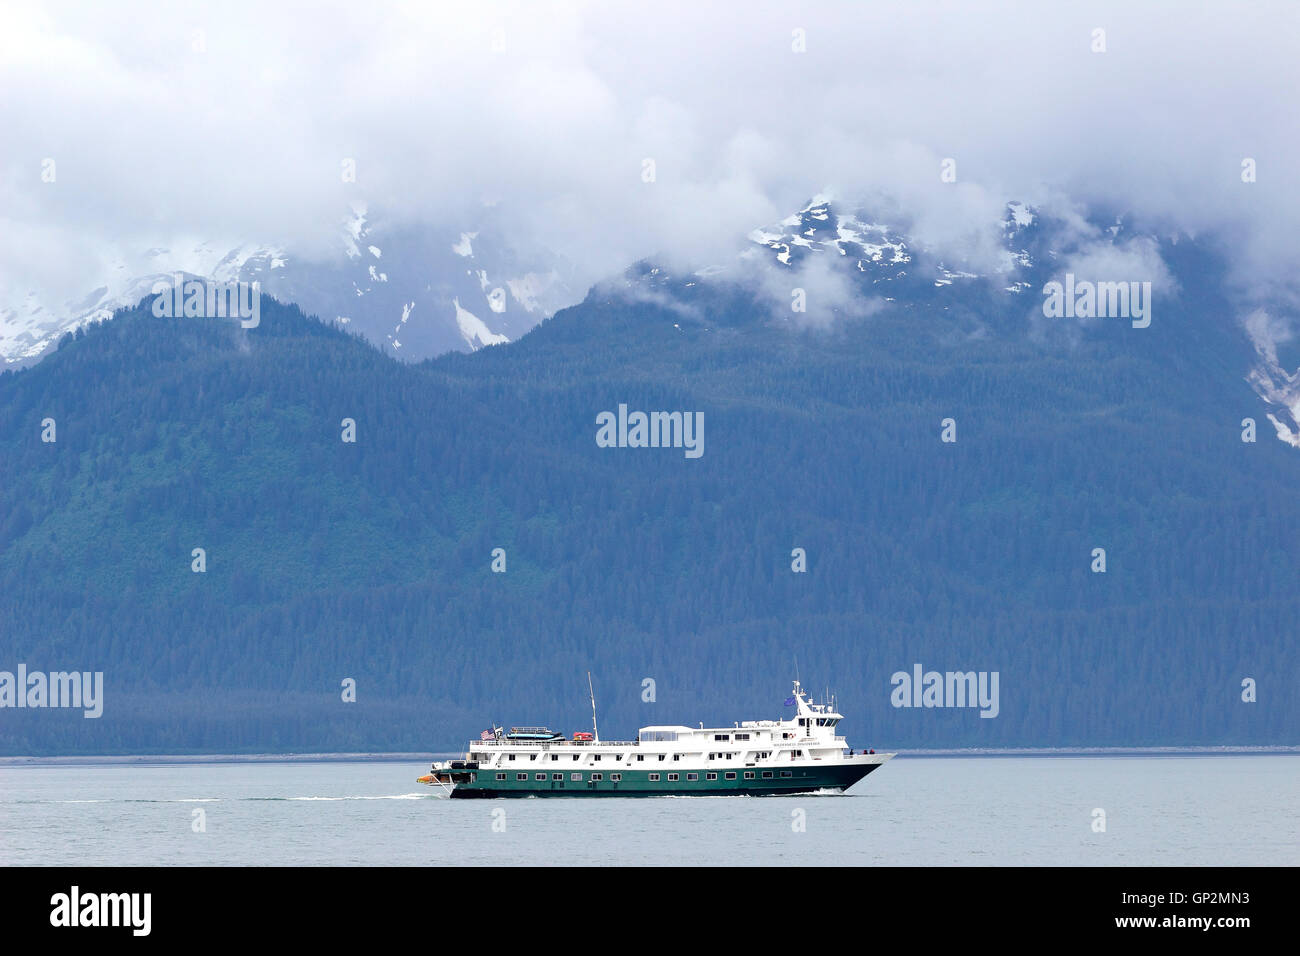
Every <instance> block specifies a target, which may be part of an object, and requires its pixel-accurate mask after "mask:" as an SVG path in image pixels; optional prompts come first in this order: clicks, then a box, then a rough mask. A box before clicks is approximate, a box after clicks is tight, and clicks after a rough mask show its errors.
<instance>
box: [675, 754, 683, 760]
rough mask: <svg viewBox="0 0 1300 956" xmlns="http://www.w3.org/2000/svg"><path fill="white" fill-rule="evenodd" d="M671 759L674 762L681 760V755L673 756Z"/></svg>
mask: <svg viewBox="0 0 1300 956" xmlns="http://www.w3.org/2000/svg"><path fill="white" fill-rule="evenodd" d="M673 759H674V760H681V759H682V755H681V754H673Z"/></svg>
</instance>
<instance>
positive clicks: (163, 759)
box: [0, 744, 1300, 768]
mask: <svg viewBox="0 0 1300 956" xmlns="http://www.w3.org/2000/svg"><path fill="white" fill-rule="evenodd" d="M897 755H898V757H900V758H906V757H932V758H961V757H967V758H970V757H1262V756H1300V745H1284V744H1276V745H1224V746H1217V747H989V748H982V747H981V748H973V747H968V748H942V749H936V748H917V749H914V750H899V751H897ZM458 756H460V752H459V751H456V752H434V751H429V752H424V753H405V752H388V753H384V752H380V753H307V754H300V753H287V754H275V753H271V754H113V755H102V756H101V755H93V754H89V755H87V754H82V755H60V756H44V757H36V756H0V768H6V767H76V766H85V767H132V766H135V767H144V766H158V767H165V766H177V765H187V764H190V765H206V764H213V765H217V764H259V763H260V764H284V763H415V762H420V763H424V762H428V761H431V760H440V759H448V758H451V759H455V758H456V757H458Z"/></svg>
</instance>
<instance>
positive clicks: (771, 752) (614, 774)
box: [418, 681, 895, 798]
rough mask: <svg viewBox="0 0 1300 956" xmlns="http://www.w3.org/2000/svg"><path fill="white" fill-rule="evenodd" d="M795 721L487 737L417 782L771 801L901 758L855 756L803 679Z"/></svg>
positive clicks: (550, 792)
mask: <svg viewBox="0 0 1300 956" xmlns="http://www.w3.org/2000/svg"><path fill="white" fill-rule="evenodd" d="M786 703H787V705H793V706H794V707H795V715H794V717H792V718H790V719H788V720H746V721H742V722H739V723H737V724H735V725H734V726H732V727H712V728H706V727H704V726H703V725H701V726H700V727H698V728H693V727H678V726H661V727H659V726H657V727H642V728H641V730H640V731H639V732H638V734H637V739H636V740H601V739H600V735H599V732H598V731H597V730H596V727H595V719H594V711H595V700H594V696H593V700H592V710H593V720H592V733H585V732H583V733H576V734H574V735H573V738H572V739H566V738H565V737H564V735H563V734H560V733H556V732H555V731H551V730H548V729H547V728H544V727H512V728H511V729H510V731H509V732H508V733H506V732H504V731H502V730H501V729H499V728H493V730H491V731H485V732H484V734H483V738H484V739H481V740H477V741H471V742H470V744H469V747H468V750H467V752H466V754H465V757H464V759H463V760H449V761H439V762H435V763H434V764H433V766H432V768H431V769H430V772H429V773H428V774H426V775H425V776H423V777H420V778H419V779H418V782H419V783H425V784H428V785H430V786H433V787H438V788H440V789H441V790H442V791H443V792H445V793H446V794H447V795H448V796H451V797H456V798H464V797H587V796H591V797H595V796H607V797H616V796H617V797H651V796H688V795H693V796H719V795H750V796H769V795H776V794H789V793H808V792H811V791H817V790H830V791H844V790H847V789H848V788H849V787H851V786H853V785H854V784H855V783H857V782H858V781H859V780H861V779H862V778H863V777H865V776H866V775H867V774H869V773H871V771H873V770H875V769H876V768H877V767H879V766H881V765H882V764H883V763H885V762H886V761H887V760H889V759H890V758H892V757H894V756H895V755H894V754H892V753H882V754H878V753H875V752H874V751H871V752H869V753H866V752H864V753H857V754H855V753H854V752H853V750H852V749H850V748H848V747H847V742H846V740H845V738H843V737H840V736H836V734H835V728H836V726H837V725H838V724H839V722H840V721H841V720H843V719H844V718H843V715H841V714H839V713H837V712H836V711H835V709H834V706H833V705H832V704H830V703H821V704H818V703H814V702H813V701H812V699H811V698H809V697H808V695H807V694H806V693H805V692H804V691H803V689H802V688H801V687H800V685H799V682H798V681H795V682H794V694H793V696H792V697H791V698H790V699H789V700H787V701H786Z"/></svg>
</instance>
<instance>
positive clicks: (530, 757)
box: [528, 754, 537, 760]
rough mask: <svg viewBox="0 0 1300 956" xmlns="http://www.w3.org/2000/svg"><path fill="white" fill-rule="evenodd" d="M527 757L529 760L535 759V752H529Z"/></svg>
mask: <svg viewBox="0 0 1300 956" xmlns="http://www.w3.org/2000/svg"><path fill="white" fill-rule="evenodd" d="M528 759H529V760H536V759H537V754H529V755H528Z"/></svg>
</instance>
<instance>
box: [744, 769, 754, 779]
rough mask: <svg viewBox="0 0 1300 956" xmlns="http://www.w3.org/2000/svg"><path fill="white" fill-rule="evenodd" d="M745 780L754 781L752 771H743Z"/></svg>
mask: <svg viewBox="0 0 1300 956" xmlns="http://www.w3.org/2000/svg"><path fill="white" fill-rule="evenodd" d="M745 779H746V780H753V779H754V771H752V770H746V771H745Z"/></svg>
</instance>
